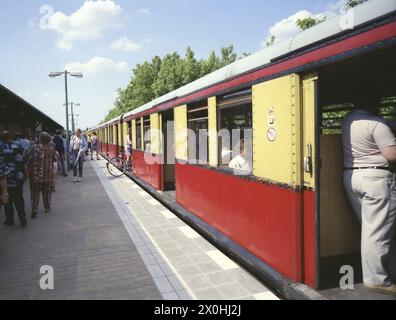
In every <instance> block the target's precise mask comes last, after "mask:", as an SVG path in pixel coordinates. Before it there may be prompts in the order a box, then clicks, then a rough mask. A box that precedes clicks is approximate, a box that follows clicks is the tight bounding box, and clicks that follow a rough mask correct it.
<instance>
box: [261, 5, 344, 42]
mask: <svg viewBox="0 0 396 320" xmlns="http://www.w3.org/2000/svg"><path fill="white" fill-rule="evenodd" d="M344 5H345V0H338V1H336V2H331V3H329V4H328V5H327V7H326V11H324V12H321V13H318V14H315V13H312V12H310V11H308V10H300V11H298V12H296V13H295V14H293V15H291V16H290V17H288V18H286V19H283V20H281V21H278V22H276V23H275V24H274V25H273V26H272V27H271V28H270V29H269V31H268V36H267V38H266V39H264V40H263V41H262V42H261V47H263V48H264V47H265V46H266V43H267V41H269V40H270V39H271V37H272V36H275V39H276V40H275V41H276V42H278V41H282V40H284V39H287V38H289V37H292V36H294V35H296V34H297V33H299V32H301V29H300V28H299V27H298V26H297V20H298V19H306V18H317V19H322V18H324V17H326V18H327V19H329V18H331V17H333V16H335V15H336V14H338V13H340V12H341V11H342V10H343V8H344Z"/></svg>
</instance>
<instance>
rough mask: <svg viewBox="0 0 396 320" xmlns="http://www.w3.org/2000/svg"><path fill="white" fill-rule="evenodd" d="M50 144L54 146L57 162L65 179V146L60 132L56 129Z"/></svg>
mask: <svg viewBox="0 0 396 320" xmlns="http://www.w3.org/2000/svg"><path fill="white" fill-rule="evenodd" d="M52 142H53V143H54V145H55V150H56V152H58V155H59V161H60V163H61V169H62V175H63V176H64V177H67V168H66V161H65V160H66V151H65V146H64V143H63V137H62V130H61V129H58V130H56V135H55V137H54V138H53V139H52Z"/></svg>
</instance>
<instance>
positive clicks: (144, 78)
mask: <svg viewBox="0 0 396 320" xmlns="http://www.w3.org/2000/svg"><path fill="white" fill-rule="evenodd" d="M220 53H221V55H220V57H218V56H217V55H216V52H214V51H212V52H211V53H210V55H209V57H208V58H207V59H202V60H200V61H198V60H197V59H196V58H195V53H194V51H193V50H192V49H191V48H190V47H188V48H187V49H186V52H185V55H184V57H183V58H181V57H180V55H179V54H178V53H177V52H174V53H172V54H167V55H166V56H165V57H163V58H162V59H161V58H160V57H158V56H156V57H154V58H153V59H152V60H151V61H150V62H148V61H146V62H144V63H142V64H138V65H136V66H135V68H134V69H133V70H132V77H131V80H130V82H129V84H128V86H127V87H126V88H125V89H118V91H117V98H116V100H115V102H114V105H113V107H112V108H111V109H110V111H109V113H108V114H107V116H106V119H105V120H106V121H108V120H111V119H113V118H115V117H116V116H119V115H121V114H124V113H126V112H129V111H131V110H133V109H135V108H137V107H140V106H142V105H144V104H146V103H147V102H150V101H152V100H153V99H155V98H158V97H160V96H162V95H164V94H167V93H169V92H171V91H173V90H175V89H177V88H180V87H181V86H183V85H186V84H188V83H190V82H192V81H195V80H197V79H198V78H200V77H202V76H205V75H207V74H209V73H211V72H213V71H216V70H218V69H219V68H221V67H223V66H226V65H228V64H230V63H232V62H234V61H236V60H237V59H238V55H237V53H236V52H235V51H234V46H229V47H225V48H222V49H221V52H220ZM247 55H248V54H244V55H243V56H247Z"/></svg>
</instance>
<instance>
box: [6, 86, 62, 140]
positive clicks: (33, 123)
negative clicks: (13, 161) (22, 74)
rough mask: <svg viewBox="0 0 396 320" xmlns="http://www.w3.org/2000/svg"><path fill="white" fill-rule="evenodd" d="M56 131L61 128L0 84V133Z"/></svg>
mask: <svg viewBox="0 0 396 320" xmlns="http://www.w3.org/2000/svg"><path fill="white" fill-rule="evenodd" d="M56 129H63V126H62V125H60V124H59V123H57V122H56V121H54V120H53V119H51V118H50V117H48V116H47V115H46V114H45V113H43V112H41V111H40V110H38V109H37V108H35V107H34V106H32V105H31V104H30V103H28V102H27V101H25V100H24V99H22V98H21V97H19V96H18V95H17V94H15V93H14V92H12V91H11V90H9V89H7V88H6V87H4V86H3V85H1V84H0V131H3V130H10V131H13V132H14V133H16V134H18V133H19V134H32V133H37V132H40V131H47V132H54V131H55V130H56Z"/></svg>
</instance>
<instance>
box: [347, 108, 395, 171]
mask: <svg viewBox="0 0 396 320" xmlns="http://www.w3.org/2000/svg"><path fill="white" fill-rule="evenodd" d="M341 128H342V134H343V135H342V137H343V147H344V166H345V167H346V168H353V167H386V166H388V165H389V164H388V161H387V160H386V159H385V158H384V156H383V155H382V154H381V150H380V149H381V148H385V147H391V146H396V139H395V136H394V135H393V133H392V131H391V129H390V128H389V127H388V125H387V123H386V121H385V120H384V119H383V118H381V117H379V116H375V115H372V114H370V113H369V112H367V111H364V110H354V111H352V112H350V113H349V114H348V115H347V116H346V117H345V119H344V120H343V122H342V125H341Z"/></svg>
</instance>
